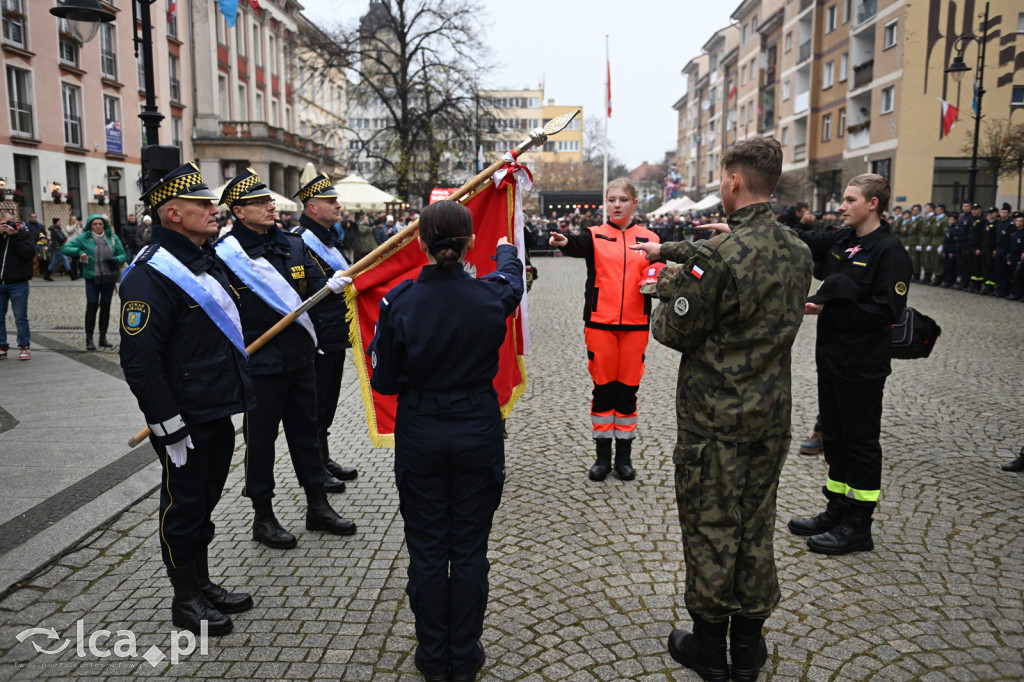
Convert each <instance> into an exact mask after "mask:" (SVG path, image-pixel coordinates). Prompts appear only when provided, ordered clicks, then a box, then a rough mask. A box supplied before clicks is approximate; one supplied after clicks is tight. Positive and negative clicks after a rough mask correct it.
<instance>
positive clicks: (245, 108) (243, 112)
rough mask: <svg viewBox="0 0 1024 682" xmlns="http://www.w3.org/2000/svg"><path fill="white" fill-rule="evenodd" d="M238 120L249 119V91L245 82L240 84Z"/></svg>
mask: <svg viewBox="0 0 1024 682" xmlns="http://www.w3.org/2000/svg"><path fill="white" fill-rule="evenodd" d="M238 120H239V121H248V120H249V91H248V89H247V88H246V87H245V83H239V84H238Z"/></svg>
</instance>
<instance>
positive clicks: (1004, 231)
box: [996, 220, 1017, 253]
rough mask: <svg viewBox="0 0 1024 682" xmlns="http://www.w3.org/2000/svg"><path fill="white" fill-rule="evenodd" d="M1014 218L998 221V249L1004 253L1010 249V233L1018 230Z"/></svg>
mask: <svg viewBox="0 0 1024 682" xmlns="http://www.w3.org/2000/svg"><path fill="white" fill-rule="evenodd" d="M1016 229H1017V228H1016V226H1014V224H1013V220H997V221H996V249H997V250H998V251H1000V252H1002V253H1007V252H1008V251H1009V250H1010V235H1011V234H1013V233H1014V231H1015V230H1016Z"/></svg>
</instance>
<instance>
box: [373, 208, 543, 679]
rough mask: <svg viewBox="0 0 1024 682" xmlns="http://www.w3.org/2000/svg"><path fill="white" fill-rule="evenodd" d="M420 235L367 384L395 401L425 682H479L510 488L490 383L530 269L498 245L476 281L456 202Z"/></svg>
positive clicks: (466, 216) (424, 218) (383, 312)
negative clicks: (502, 508)
mask: <svg viewBox="0 0 1024 682" xmlns="http://www.w3.org/2000/svg"><path fill="white" fill-rule="evenodd" d="M419 229H420V234H419V246H420V249H422V250H423V252H424V253H425V254H427V258H428V259H429V261H430V264H429V265H427V266H425V267H424V268H423V271H422V272H421V273H420V276H419V277H418V278H417V279H416V281H415V282H414V281H411V280H407V281H405V282H402V283H401V284H399V285H398V286H397V287H395V288H394V289H392V290H391V291H390V292H389V293H388V294H387V296H385V297H384V299H383V300H382V301H381V304H380V318H379V320H378V322H377V334H376V337H375V338H374V340H373V342H372V344H371V345H370V348H369V354H370V365H371V367H372V368H373V377H372V379H371V380H370V385H371V386H373V388H374V389H376V390H377V391H378V392H379V393H382V394H385V395H394V394H398V412H397V415H396V418H395V483H396V485H397V487H398V496H399V501H400V506H401V511H402V518H403V519H404V520H405V539H406V545H407V546H408V548H409V583H408V586H407V592H408V594H409V603H410V606H411V607H412V611H413V614H414V615H415V617H416V637H417V639H418V640H419V646H418V648H417V650H416V655H415V661H416V667H417V669H418V670H419V671H420V672H421V673H423V675H424V676H425V677H426V678H427V679H428V680H446V679H452V680H474V679H476V673H477V672H478V671H479V670H480V668H481V666H482V665H483V662H484V651H483V645H482V644H481V643H480V636H481V634H482V633H483V621H484V611H485V609H486V607H487V572H488V569H489V567H490V564H489V563H488V561H487V538H488V535H489V533H490V530H491V520H492V518H493V516H494V511H495V510H496V509H497V508H498V503H499V502H500V500H501V490H502V486H503V484H504V479H505V446H504V441H503V438H502V427H501V410H500V408H499V405H498V398H497V394H496V393H495V391H494V387H493V385H492V382H493V380H494V377H495V375H496V374H497V372H498V349H499V348H500V347H501V344H502V342H503V341H504V339H505V332H506V318H508V316H509V315H510V314H511V313H512V312H513V311H514V310H515V309H516V307H517V306H518V305H519V301H520V299H521V298H522V295H523V266H522V263H521V262H520V261H519V260H518V258H517V256H516V249H515V247H514V246H512V245H510V244H509V243H508V240H507V239H505V238H502V239H501V240H499V242H498V248H497V261H498V267H497V270H495V271H494V272H493V273H490V274H488V275H486V276H484V277H481V278H480V279H473V278H472V277H471V276H470V275H469V274H468V273H467V272H466V271H465V270H464V269H463V258H464V256H465V254H466V252H467V251H468V250H469V249H470V248H472V246H473V242H474V239H475V237H474V235H473V221H472V217H471V216H470V213H469V210H468V209H466V208H465V207H464V206H461V205H460V204H458V203H455V202H452V201H440V202H437V203H435V204H431V205H429V206H428V207H427V208H425V209H424V210H423V213H422V215H421V216H420V228H419Z"/></svg>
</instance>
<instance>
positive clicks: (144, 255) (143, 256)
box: [135, 244, 160, 265]
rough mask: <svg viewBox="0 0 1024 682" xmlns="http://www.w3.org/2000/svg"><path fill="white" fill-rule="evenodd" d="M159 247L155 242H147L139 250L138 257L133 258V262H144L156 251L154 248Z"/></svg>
mask: <svg viewBox="0 0 1024 682" xmlns="http://www.w3.org/2000/svg"><path fill="white" fill-rule="evenodd" d="M159 248H160V247H159V246H157V245H156V244H147V245H146V247H145V248H144V249H142V251H140V252H139V255H138V257H137V258H136V259H135V264H136V265H138V264H139V263H145V262H146V261H148V260H149V259H150V258H152V257H153V254H154V253H156V250H157V249H159Z"/></svg>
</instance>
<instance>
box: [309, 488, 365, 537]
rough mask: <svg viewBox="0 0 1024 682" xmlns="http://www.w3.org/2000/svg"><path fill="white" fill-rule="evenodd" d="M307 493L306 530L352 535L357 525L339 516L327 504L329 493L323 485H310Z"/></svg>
mask: <svg viewBox="0 0 1024 682" xmlns="http://www.w3.org/2000/svg"><path fill="white" fill-rule="evenodd" d="M305 491H306V502H307V506H306V530H322V531H326V532H328V533H330V534H332V535H352V534H353V533H355V532H356V524H354V523H352V522H351V521H349V520H348V519H343V518H341V517H340V516H338V513H337V512H336V511H334V510H333V509H331V505H330V504H328V503H327V491H326V490H324V487H323V486H322V485H310V486H306V487H305Z"/></svg>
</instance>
